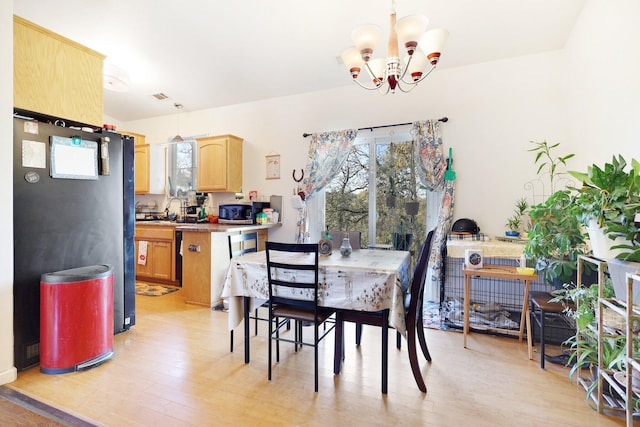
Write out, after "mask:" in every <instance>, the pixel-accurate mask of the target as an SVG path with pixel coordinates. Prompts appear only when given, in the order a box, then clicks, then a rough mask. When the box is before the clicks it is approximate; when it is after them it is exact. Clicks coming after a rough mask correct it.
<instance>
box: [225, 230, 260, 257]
mask: <svg viewBox="0 0 640 427" xmlns="http://www.w3.org/2000/svg"><path fill="white" fill-rule="evenodd" d="M257 251H258V233H257V232H253V233H245V234H229V258H233V257H234V256H239V255H243V254H246V253H247V252H257Z"/></svg>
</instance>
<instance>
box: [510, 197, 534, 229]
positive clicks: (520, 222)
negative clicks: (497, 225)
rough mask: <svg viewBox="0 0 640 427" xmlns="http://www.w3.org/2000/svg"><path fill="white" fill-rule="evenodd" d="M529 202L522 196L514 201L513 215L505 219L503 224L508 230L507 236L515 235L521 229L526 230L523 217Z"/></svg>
mask: <svg viewBox="0 0 640 427" xmlns="http://www.w3.org/2000/svg"><path fill="white" fill-rule="evenodd" d="M528 207H529V204H528V203H527V199H525V198H524V197H523V198H521V199H519V200H518V201H516V207H515V210H514V212H513V215H512V216H511V217H510V218H508V219H507V223H506V224H505V225H506V227H507V228H508V229H509V231H507V232H506V235H507V236H511V237H517V236H519V235H520V232H521V231H526V230H527V228H526V224H525V223H524V217H525V214H526V211H527V208H528Z"/></svg>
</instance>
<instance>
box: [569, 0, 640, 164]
mask: <svg viewBox="0 0 640 427" xmlns="http://www.w3.org/2000/svg"><path fill="white" fill-rule="evenodd" d="M638 22H640V2H639V1H637V0H615V1H605V0H593V1H588V2H587V3H586V5H585V7H584V10H583V11H582V15H581V18H580V20H579V21H578V23H577V24H576V26H575V28H574V30H573V32H572V34H571V38H570V40H569V42H568V44H567V63H568V68H567V73H566V77H567V87H568V94H569V102H568V104H567V111H568V112H569V118H570V120H569V123H570V132H571V138H572V140H574V141H575V148H574V150H575V153H576V163H579V164H582V165H585V164H589V163H594V162H595V163H597V164H599V165H602V164H603V163H604V162H605V161H611V157H612V156H613V155H614V154H618V153H619V154H622V155H623V156H624V157H625V158H626V159H627V161H629V159H631V158H632V157H635V158H636V159H638V160H640V78H639V76H640V55H639V54H638V52H640V25H638ZM583 169H584V168H581V170H583Z"/></svg>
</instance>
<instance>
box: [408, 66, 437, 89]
mask: <svg viewBox="0 0 640 427" xmlns="http://www.w3.org/2000/svg"><path fill="white" fill-rule="evenodd" d="M435 69H436V64H433V65H431V67H430V68H429V70H428V71H427V72H426V73H423V74H422V76H421V77H420V78H419V79H418V80H411V81H405V80H404V75H403V76H402V77H403V78H402V82H403V83H405V84H410V85H412V86H417V84H418V83H420V82H421V81H423V80H424V79H425V78H426V77H427V76H428V75H429V74H431V73H432V72H433V70H435ZM403 92H404V91H403Z"/></svg>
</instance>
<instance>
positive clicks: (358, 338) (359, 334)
mask: <svg viewBox="0 0 640 427" xmlns="http://www.w3.org/2000/svg"><path fill="white" fill-rule="evenodd" d="M360 341H362V323H360V322H358V323H356V345H360Z"/></svg>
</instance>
